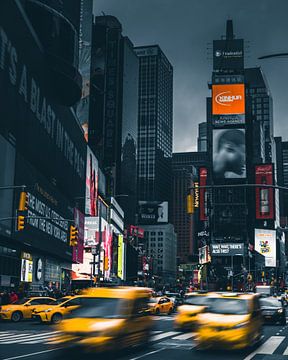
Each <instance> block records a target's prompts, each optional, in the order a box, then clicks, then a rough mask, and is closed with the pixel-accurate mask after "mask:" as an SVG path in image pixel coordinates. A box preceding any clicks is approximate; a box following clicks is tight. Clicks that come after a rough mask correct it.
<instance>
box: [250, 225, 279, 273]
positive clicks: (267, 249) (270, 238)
mask: <svg viewBox="0 0 288 360" xmlns="http://www.w3.org/2000/svg"><path fill="white" fill-rule="evenodd" d="M255 250H256V251H258V252H259V253H260V254H261V255H263V256H265V266H266V267H276V230H267V229H255Z"/></svg>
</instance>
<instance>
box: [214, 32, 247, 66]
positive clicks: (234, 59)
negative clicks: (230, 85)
mask: <svg viewBox="0 0 288 360" xmlns="http://www.w3.org/2000/svg"><path fill="white" fill-rule="evenodd" d="M213 69H214V70H227V69H231V70H241V69H244V41H243V39H233V40H228V39H225V40H214V41H213Z"/></svg>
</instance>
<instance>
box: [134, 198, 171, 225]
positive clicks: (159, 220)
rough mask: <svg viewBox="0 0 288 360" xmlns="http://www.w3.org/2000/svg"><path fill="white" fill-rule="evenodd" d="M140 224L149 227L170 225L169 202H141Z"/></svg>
mask: <svg viewBox="0 0 288 360" xmlns="http://www.w3.org/2000/svg"><path fill="white" fill-rule="evenodd" d="M139 223H140V224H147V225H155V224H165V223H168V202H167V201H163V202H160V201H159V202H158V201H149V202H148V201H139Z"/></svg>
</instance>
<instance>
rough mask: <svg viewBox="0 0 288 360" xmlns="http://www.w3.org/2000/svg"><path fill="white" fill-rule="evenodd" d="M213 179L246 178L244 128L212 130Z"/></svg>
mask: <svg viewBox="0 0 288 360" xmlns="http://www.w3.org/2000/svg"><path fill="white" fill-rule="evenodd" d="M213 175H214V179H220V180H221V179H241V178H242V179H244V178H246V146H245V130H244V129H221V130H220V129H217V130H213Z"/></svg>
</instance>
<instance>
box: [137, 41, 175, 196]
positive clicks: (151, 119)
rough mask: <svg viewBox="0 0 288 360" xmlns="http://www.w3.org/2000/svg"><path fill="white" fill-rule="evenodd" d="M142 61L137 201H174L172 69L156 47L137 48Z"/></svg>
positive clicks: (140, 70)
mask: <svg viewBox="0 0 288 360" xmlns="http://www.w3.org/2000/svg"><path fill="white" fill-rule="evenodd" d="M134 51H135V53H136V55H137V56H138V58H139V62H140V67H139V108H138V200H139V201H168V202H169V201H171V189H172V173H171V159H172V145H173V144H172V142H173V68H172V65H171V64H170V62H169V60H168V59H167V57H166V56H165V54H164V53H163V51H162V50H161V49H160V47H159V46H158V45H156V46H144V47H136V48H134Z"/></svg>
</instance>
